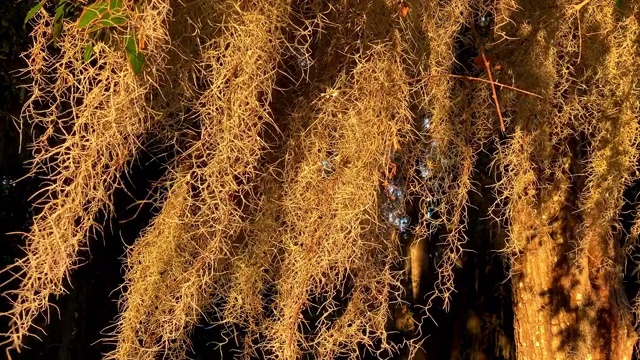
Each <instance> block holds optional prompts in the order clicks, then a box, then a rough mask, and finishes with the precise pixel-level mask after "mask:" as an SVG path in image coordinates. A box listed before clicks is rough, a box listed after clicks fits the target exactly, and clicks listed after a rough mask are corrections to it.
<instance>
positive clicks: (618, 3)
mask: <svg viewBox="0 0 640 360" xmlns="http://www.w3.org/2000/svg"><path fill="white" fill-rule="evenodd" d="M616 5H617V6H618V9H622V6H623V5H624V0H616Z"/></svg>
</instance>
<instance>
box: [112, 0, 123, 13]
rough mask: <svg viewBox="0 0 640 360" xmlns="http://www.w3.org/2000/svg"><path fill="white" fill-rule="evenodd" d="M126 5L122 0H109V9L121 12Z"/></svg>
mask: <svg viewBox="0 0 640 360" xmlns="http://www.w3.org/2000/svg"><path fill="white" fill-rule="evenodd" d="M123 7H124V6H123V5H122V0H109V10H110V11H117V12H119V11H120V10H122V8H123Z"/></svg>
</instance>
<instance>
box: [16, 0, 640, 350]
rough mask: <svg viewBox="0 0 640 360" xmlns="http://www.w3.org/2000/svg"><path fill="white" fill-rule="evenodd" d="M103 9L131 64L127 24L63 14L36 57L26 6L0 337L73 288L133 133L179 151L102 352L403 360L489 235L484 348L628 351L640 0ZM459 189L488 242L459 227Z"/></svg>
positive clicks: (202, 1)
mask: <svg viewBox="0 0 640 360" xmlns="http://www.w3.org/2000/svg"><path fill="white" fill-rule="evenodd" d="M125 4H126V5H125V10H124V11H126V12H127V14H129V16H130V21H129V22H128V23H127V24H126V26H127V27H128V28H129V31H131V29H134V30H135V31H136V34H138V35H139V36H138V42H140V41H144V44H143V46H140V49H141V51H142V52H143V54H144V57H145V64H144V68H143V71H142V73H141V74H139V75H136V74H135V72H134V71H132V64H131V61H130V59H128V58H127V56H126V54H125V52H123V51H122V49H123V47H124V45H125V41H126V40H125V38H124V36H111V37H107V38H106V40H104V41H101V42H95V44H94V53H93V55H92V58H91V60H90V61H86V59H84V54H85V48H86V44H87V42H89V41H93V40H91V39H92V37H91V36H90V35H91V34H90V33H89V31H88V30H87V29H84V28H79V27H78V26H77V22H74V21H73V20H72V19H68V20H66V21H65V22H64V31H63V32H62V35H61V36H60V38H59V39H58V40H57V44H56V46H57V47H54V46H52V41H53V38H52V36H51V31H52V27H53V19H52V16H51V15H50V14H48V13H47V11H44V10H43V11H40V12H39V13H38V14H37V15H36V16H35V18H34V19H33V20H32V21H33V22H34V23H35V29H34V31H33V34H32V36H33V40H34V45H33V47H32V48H31V50H30V51H29V52H28V54H27V59H28V61H29V69H28V70H29V72H30V74H31V77H32V79H33V84H32V86H31V88H30V90H31V98H30V99H29V101H28V102H27V104H26V106H25V108H24V117H25V119H26V120H28V121H29V122H30V123H31V124H33V126H34V129H37V130H38V132H39V133H42V134H43V135H42V136H39V137H37V138H36V139H35V140H34V142H33V153H34V162H33V164H32V169H33V173H34V174H36V175H38V176H40V177H41V179H42V183H43V188H42V190H41V191H40V192H39V193H38V194H36V196H37V197H36V199H37V201H36V205H38V206H39V209H40V210H39V211H38V213H37V215H36V216H35V218H34V222H33V226H32V227H31V230H30V231H29V232H28V233H27V234H25V240H26V245H25V251H26V255H25V257H24V258H23V259H20V260H19V261H18V262H17V263H16V264H15V265H14V266H12V267H11V268H9V269H7V271H11V272H12V273H15V274H16V275H15V276H16V277H17V278H18V279H19V280H20V285H19V287H18V289H17V290H10V291H8V292H7V294H8V296H9V298H10V299H11V301H12V309H11V310H10V311H9V312H8V313H6V314H4V315H5V316H6V317H7V318H8V319H9V320H10V332H9V334H8V337H7V340H6V342H5V343H6V344H8V345H7V346H8V347H9V348H10V349H16V350H18V351H19V350H20V349H21V348H22V346H23V345H24V341H25V337H26V336H28V335H30V334H34V333H36V329H34V328H33V326H34V320H35V319H36V318H37V317H38V316H45V317H48V316H49V312H50V311H49V309H50V302H51V301H53V298H52V296H58V295H61V294H64V293H65V292H68V291H69V290H70V289H69V288H68V287H67V286H65V282H67V281H68V280H69V278H70V275H71V273H72V272H73V270H74V269H75V268H77V267H79V266H82V259H81V257H82V254H83V253H84V252H83V250H86V249H87V248H89V249H90V248H91V244H90V243H89V242H88V239H90V238H91V236H92V234H93V233H94V232H99V231H102V227H103V225H104V224H102V223H98V222H97V221H96V220H97V218H98V217H99V216H101V215H103V214H107V217H109V216H111V215H112V212H111V208H112V206H113V194H114V191H115V190H116V189H118V188H119V187H122V186H123V185H122V181H121V180H120V179H121V177H122V176H123V175H124V174H126V173H127V170H128V168H129V164H130V163H131V162H132V161H134V160H135V159H136V157H137V155H138V154H139V153H140V152H141V151H143V150H144V148H145V146H146V144H148V141H149V139H155V141H160V142H164V146H165V147H169V148H171V147H173V146H175V147H176V148H179V149H177V150H176V152H178V153H179V155H178V156H177V158H176V159H175V160H173V161H171V162H170V163H169V164H167V167H166V168H167V174H166V176H164V177H163V180H162V181H163V187H164V188H165V189H166V193H164V195H163V196H158V197H156V199H155V203H156V204H157V205H158V206H159V207H160V210H159V211H158V214H157V215H155V218H154V219H153V220H152V221H151V223H150V224H148V226H147V228H146V229H145V230H143V231H142V233H141V234H139V237H138V239H137V240H136V242H135V243H134V244H133V245H132V246H131V247H130V248H129V249H128V251H127V252H126V256H125V260H124V263H125V266H124V267H125V270H126V274H125V279H124V283H123V284H122V294H121V301H120V314H119V315H118V317H117V319H115V324H114V325H113V327H112V328H110V329H109V333H108V335H105V337H106V340H107V341H111V342H113V343H114V348H113V351H112V352H110V353H109V354H107V355H106V356H107V358H113V359H155V358H159V357H163V358H170V359H183V358H185V357H187V356H188V354H189V350H190V348H191V345H192V339H191V336H192V334H193V331H194V329H195V328H196V326H197V325H199V324H204V325H213V326H216V329H218V328H219V329H221V330H220V331H221V335H220V337H221V338H226V339H228V340H229V339H234V340H233V341H235V342H236V345H237V348H238V349H239V350H240V352H241V354H242V355H243V356H245V357H247V358H248V357H268V358H282V359H292V360H293V359H301V358H306V357H307V356H312V358H320V359H335V358H338V357H349V358H359V357H362V356H364V355H363V354H366V353H368V354H375V356H377V357H395V356H397V354H398V353H402V354H404V356H408V355H407V354H410V355H411V356H413V358H421V356H424V352H420V351H418V345H419V344H420V343H421V342H422V341H424V339H425V338H426V337H427V336H428V335H429V333H428V332H426V330H428V329H433V328H432V327H430V326H429V325H428V324H427V323H428V322H429V321H430V320H424V319H425V318H426V317H429V316H431V314H432V312H433V311H435V308H436V307H442V308H444V309H446V310H450V309H451V308H452V307H455V306H456V301H455V297H456V294H455V293H456V288H457V282H456V281H457V278H456V276H457V274H458V272H459V271H460V270H459V269H461V268H465V266H471V265H469V262H468V260H467V259H468V258H469V257H470V256H472V255H467V254H468V253H469V252H466V251H465V250H468V249H471V248H477V246H475V245H476V244H477V243H478V242H480V241H484V240H483V239H490V241H492V242H495V243H500V244H501V247H500V248H498V249H496V250H499V251H497V253H499V255H496V256H502V257H503V259H504V261H505V262H506V263H507V264H508V266H507V269H508V271H507V272H505V274H504V280H509V281H510V282H511V284H512V293H511V295H510V296H511V298H512V299H513V313H514V317H515V320H514V328H515V334H514V335H513V338H514V339H513V340H510V341H513V343H514V344H515V346H511V345H506V344H505V343H506V342H507V340H504V339H506V336H505V335H504V334H503V332H504V330H503V329H499V328H496V325H495V324H496V322H497V321H494V322H493V323H491V324H489V323H488V320H487V319H486V318H485V319H482V320H477V321H482V325H478V326H482V328H483V329H485V330H486V331H489V332H491V336H489V337H487V339H484V340H482V339H481V340H479V341H493V340H489V339H490V338H491V339H498V340H495V342H496V343H498V342H501V344H502V345H501V346H502V347H501V349H502V350H495V353H496V354H501V355H499V356H498V355H496V356H497V357H495V358H509V357H510V356H512V354H514V355H516V356H517V357H518V358H521V359H547V358H548V359H551V358H559V359H565V358H572V356H573V357H575V358H587V354H590V355H593V356H594V358H606V356H605V355H603V354H615V355H614V357H615V358H617V359H630V357H631V353H632V350H633V348H634V345H635V342H636V339H637V336H636V334H635V330H634V328H633V326H634V325H636V324H635V323H634V322H633V321H632V320H633V316H636V317H637V316H639V315H638V313H640V305H639V304H640V300H639V299H640V297H636V298H635V301H634V302H633V301H629V300H627V296H629V295H628V294H626V293H625V291H624V290H625V289H624V287H623V284H622V281H621V279H622V276H621V275H622V274H625V272H627V273H628V274H631V272H632V271H633V269H631V268H632V266H629V265H628V264H627V262H629V264H631V263H633V259H634V255H637V250H638V249H637V248H636V246H637V238H638V233H640V230H639V229H640V220H638V219H640V216H637V215H636V217H637V218H636V220H635V225H634V226H631V224H630V223H631V220H623V219H622V217H623V215H625V214H624V212H623V207H624V206H625V199H627V200H630V201H635V200H637V199H635V198H634V196H629V195H628V193H629V192H632V191H633V190H632V188H633V187H634V186H637V183H636V182H637V180H638V176H637V164H638V160H639V159H638V145H639V140H640V127H639V123H638V121H639V120H640V84H639V82H638V81H639V80H638V79H640V65H639V62H638V59H637V57H638V54H640V24H639V21H640V15H639V12H640V4H639V3H638V2H636V1H631V0H628V1H626V0H625V1H613V0H586V1H582V2H579V1H566V2H560V3H558V2H556V1H551V0H548V1H547V0H544V1H524V0H522V1H520V0H495V1H489V0H452V1H427V2H420V1H411V0H409V1H401V2H397V1H393V0H372V1H368V2H358V1H350V0H332V1H328V2H322V1H308V2H305V1H290V0H240V1H235V0H234V1H232V0H228V1H226V0H225V1H212V0H195V1H191V2H188V3H181V2H178V1H169V0H145V1H135V2H131V3H129V2H127V1H125ZM136 5H137V6H136ZM176 103H177V104H176ZM194 124H195V125H194ZM502 128H504V129H502ZM189 133H190V134H191V135H188V134H189ZM193 134H195V135H193ZM185 136H189V139H184V138H180V137H185ZM178 138H179V139H178ZM176 139H178V140H179V141H178V142H179V143H180V144H182V145H180V146H178V145H174V143H173V142H174V140H176ZM178 142H176V144H177V143H178ZM185 143H186V144H187V146H183V144H185ZM485 189H489V190H488V191H485ZM635 191H637V190H635ZM474 193H478V194H489V195H485V197H486V198H485V199H483V201H490V202H491V203H490V205H489V206H488V208H489V210H488V212H487V213H485V214H483V215H482V216H483V218H487V219H490V224H491V226H490V229H485V231H487V232H490V233H487V234H485V233H482V234H480V233H478V232H477V231H475V230H474V229H469V223H470V219H469V212H470V209H475V207H473V206H470V205H476V204H472V203H471V199H472V195H474ZM634 195H635V194H634ZM627 232H628V233H627ZM485 255H486V256H493V255H487V254H482V256H485ZM94 256H100V254H94ZM636 266H637V265H636ZM478 271H479V273H481V270H478ZM477 276H481V275H477ZM427 279H429V280H430V281H431V282H430V283H425V280H427ZM476 287H477V284H476ZM476 291H477V288H476ZM633 296H636V295H635V294H633ZM629 303H631V304H632V305H629ZM399 309H400V310H399ZM399 314H401V315H399ZM634 314H635V315H634ZM474 316H475V315H474ZM473 319H474V321H475V319H476V317H473ZM500 321H505V318H504V317H503V318H501V319H500ZM469 324H471V325H469ZM473 324H474V323H473V322H472V321H471V320H469V321H468V322H467V331H468V333H469V334H472V333H476V334H480V330H481V329H480V330H478V329H479V328H478V326H475V327H474V326H472V325H473ZM487 329H489V330H487ZM472 330H473V331H472ZM398 331H399V332H400V333H401V337H402V339H403V340H402V341H399V340H397V338H393V339H392V337H393V336H392V334H393V333H395V332H398ZM509 336H511V335H509ZM211 340H212V341H213V340H214V339H211ZM218 340H220V339H218ZM425 344H427V343H425ZM496 346H497V345H496ZM513 348H515V350H512V349H513ZM504 349H509V350H504ZM426 350H427V351H426V353H428V352H429V351H428V350H429V349H426ZM310 354H312V355H310ZM601 355H602V356H601ZM452 356H453V355H452Z"/></svg>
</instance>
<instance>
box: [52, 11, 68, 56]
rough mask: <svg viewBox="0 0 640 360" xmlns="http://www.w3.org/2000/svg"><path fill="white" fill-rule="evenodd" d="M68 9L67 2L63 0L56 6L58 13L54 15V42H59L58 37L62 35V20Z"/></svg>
mask: <svg viewBox="0 0 640 360" xmlns="http://www.w3.org/2000/svg"><path fill="white" fill-rule="evenodd" d="M65 11H66V4H65V3H64V2H61V3H60V4H59V5H58V7H57V8H56V14H55V15H54V16H53V43H54V44H55V45H57V44H58V39H60V35H62V20H63V17H64V13H65Z"/></svg>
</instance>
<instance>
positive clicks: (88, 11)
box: [78, 2, 109, 29]
mask: <svg viewBox="0 0 640 360" xmlns="http://www.w3.org/2000/svg"><path fill="white" fill-rule="evenodd" d="M108 5H109V4H107V3H106V2H98V3H95V4H92V5H89V6H87V7H86V8H85V9H84V11H83V12H82V14H81V15H80V18H79V19H78V29H82V28H84V27H86V26H87V25H89V24H91V23H92V22H94V21H95V20H97V19H100V18H102V16H103V15H104V14H105V13H106V12H107V10H108V9H109V6H108Z"/></svg>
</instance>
